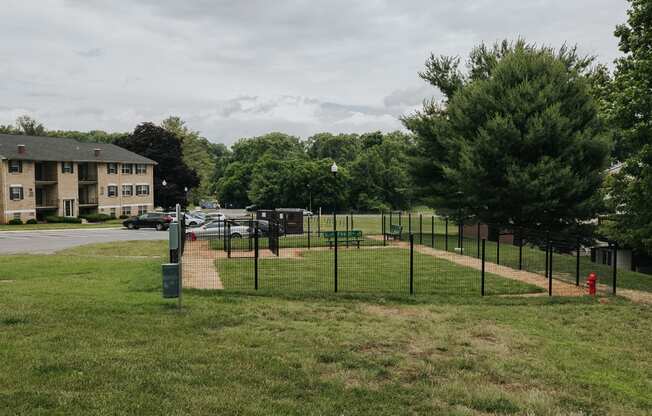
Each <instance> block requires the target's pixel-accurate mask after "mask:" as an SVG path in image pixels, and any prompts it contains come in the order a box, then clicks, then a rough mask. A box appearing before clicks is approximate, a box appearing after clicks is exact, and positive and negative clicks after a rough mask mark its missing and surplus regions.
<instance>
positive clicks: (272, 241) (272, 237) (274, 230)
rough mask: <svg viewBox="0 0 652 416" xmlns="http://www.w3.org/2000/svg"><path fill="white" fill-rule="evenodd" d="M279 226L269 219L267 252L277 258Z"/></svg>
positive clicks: (276, 222)
mask: <svg viewBox="0 0 652 416" xmlns="http://www.w3.org/2000/svg"><path fill="white" fill-rule="evenodd" d="M280 228H281V227H280V224H279V222H278V221H276V220H273V219H271V218H270V220H269V250H270V251H271V252H272V253H273V254H274V255H276V256H278V250H279V236H280V234H281V229H280Z"/></svg>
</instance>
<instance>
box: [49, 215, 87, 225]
mask: <svg viewBox="0 0 652 416" xmlns="http://www.w3.org/2000/svg"><path fill="white" fill-rule="evenodd" d="M45 221H47V222H49V223H61V222H63V223H68V224H81V222H82V220H81V218H76V217H60V216H58V215H50V216H48V217H45Z"/></svg>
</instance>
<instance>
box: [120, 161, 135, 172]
mask: <svg viewBox="0 0 652 416" xmlns="http://www.w3.org/2000/svg"><path fill="white" fill-rule="evenodd" d="M132 173H134V165H133V164H131V163H123V164H122V174H123V175H131V174H132Z"/></svg>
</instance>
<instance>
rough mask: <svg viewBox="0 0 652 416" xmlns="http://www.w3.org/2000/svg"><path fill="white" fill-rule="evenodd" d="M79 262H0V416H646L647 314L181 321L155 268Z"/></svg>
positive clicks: (448, 312) (575, 305) (212, 316)
mask: <svg viewBox="0 0 652 416" xmlns="http://www.w3.org/2000/svg"><path fill="white" fill-rule="evenodd" d="M158 244H163V243H160V242H159V243H158ZM162 247H163V246H162ZM162 247H159V248H162ZM163 248H164V247H163ZM80 250H81V252H82V253H84V255H83V256H80V255H79V252H77V253H75V254H73V253H70V252H68V253H61V254H56V255H38V256H37V255H32V256H30V255H20V256H17V255H12V256H3V257H1V259H0V261H1V264H2V266H1V267H0V281H1V282H0V288H1V289H0V346H2V347H1V348H0V360H2V363H3V367H2V371H0V414H30V415H31V414H36V415H39V414H41V415H51V414H66V415H89V414H106V415H121V414H138V415H160V414H176V415H190V414H223V415H236V414H237V415H257V414H268V415H359V414H370V415H398V414H424V415H431V414H447V415H488V414H519V415H520V414H531V415H558V414H576V415H580V414H584V415H589V414H591V415H648V414H650V413H651V412H652V388H650V387H651V386H650V374H652V364H651V363H652V349H651V345H650V333H651V332H652V308H650V307H649V306H641V305H634V304H631V303H627V302H625V301H622V300H619V299H617V298H611V299H609V300H608V301H607V303H605V304H603V303H600V302H598V301H594V300H592V299H587V298H585V299H569V300H562V299H556V298H553V299H548V298H546V297H544V298H511V299H509V298H502V297H485V298H480V297H478V296H470V297H450V296H436V297H432V296H425V295H424V296H417V297H416V298H410V297H405V296H399V297H395V298H393V297H391V296H382V297H381V296H370V295H365V294H339V295H333V294H323V295H321V294H314V295H309V294H303V295H301V296H294V297H293V296H285V297H284V296H279V295H276V296H264V295H255V296H254V295H247V294H241V293H227V292H221V293H202V292H198V291H188V292H187V293H186V294H185V296H184V302H185V308H184V310H183V312H181V313H179V312H178V311H177V310H176V309H175V308H174V305H175V304H176V302H175V301H174V300H163V299H162V298H161V294H160V260H159V259H153V258H152V259H150V258H134V257H126V258H123V259H116V258H114V257H111V256H115V255H119V254H121V252H122V251H120V250H115V251H112V250H110V249H108V248H107V247H104V248H103V251H102V254H105V255H93V253H95V254H99V253H100V251H98V250H96V249H94V248H88V249H83V250H82V249H80ZM153 252H154V251H152V247H146V246H145V245H143V246H142V249H139V247H138V246H137V245H136V246H133V247H132V250H131V252H130V253H129V255H130V256H136V255H149V254H152V253H153ZM296 261H297V262H298V261H300V260H296Z"/></svg>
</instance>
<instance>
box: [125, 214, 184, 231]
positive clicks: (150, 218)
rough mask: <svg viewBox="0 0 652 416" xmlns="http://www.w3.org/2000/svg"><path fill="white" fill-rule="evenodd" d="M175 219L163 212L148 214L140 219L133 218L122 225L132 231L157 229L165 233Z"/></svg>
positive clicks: (139, 217) (140, 216)
mask: <svg viewBox="0 0 652 416" xmlns="http://www.w3.org/2000/svg"><path fill="white" fill-rule="evenodd" d="M172 220H173V218H172V217H171V216H169V215H167V214H164V213H161V212H148V213H146V214H143V215H139V216H138V217H131V218H128V219H126V220H124V221H123V222H122V225H124V226H125V227H127V228H128V229H130V230H137V229H139V228H156V229H157V230H158V231H165V230H167V229H168V228H169V227H170V223H171V222H172Z"/></svg>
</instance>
